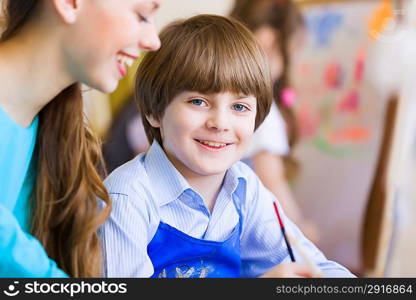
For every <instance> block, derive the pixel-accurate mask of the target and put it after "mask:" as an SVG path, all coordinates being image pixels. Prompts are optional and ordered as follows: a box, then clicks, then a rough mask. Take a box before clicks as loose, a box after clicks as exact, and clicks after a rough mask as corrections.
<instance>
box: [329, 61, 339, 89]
mask: <svg viewBox="0 0 416 300" xmlns="http://www.w3.org/2000/svg"><path fill="white" fill-rule="evenodd" d="M343 81H344V72H343V70H342V67H341V65H340V64H339V63H330V64H329V65H328V67H327V68H326V70H325V84H326V86H327V87H328V88H331V89H337V88H340V87H341V86H342V83H343Z"/></svg>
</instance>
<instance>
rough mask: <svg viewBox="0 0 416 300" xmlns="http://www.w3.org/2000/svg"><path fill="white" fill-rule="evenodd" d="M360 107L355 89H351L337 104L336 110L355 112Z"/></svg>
mask: <svg viewBox="0 0 416 300" xmlns="http://www.w3.org/2000/svg"><path fill="white" fill-rule="evenodd" d="M359 108H360V98H359V94H358V92H357V91H351V92H350V93H349V94H348V95H347V96H346V97H345V98H344V99H343V100H342V101H341V102H340V103H339V104H338V106H337V111H338V112H344V113H347V112H353V113H354V112H357V111H358V109H359Z"/></svg>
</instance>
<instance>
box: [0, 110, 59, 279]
mask: <svg viewBox="0 0 416 300" xmlns="http://www.w3.org/2000/svg"><path fill="white" fill-rule="evenodd" d="M38 122H39V121H38V117H36V118H35V119H34V120H33V122H32V124H31V125H30V126H29V127H27V128H24V127H22V126H21V125H19V124H17V123H16V122H15V121H13V120H12V119H11V118H10V117H9V116H8V115H7V114H6V113H5V112H4V111H3V110H2V109H1V108H0V136H1V142H0V194H1V197H0V233H1V234H0V256H1V260H0V277H66V275H65V273H63V272H62V271H61V270H59V269H58V268H57V266H56V264H55V262H53V261H52V260H50V259H49V258H48V257H47V254H46V252H45V250H44V249H43V247H42V246H41V244H40V243H39V242H38V241H37V240H36V239H35V238H34V237H32V236H31V235H29V234H28V231H29V224H30V213H31V210H30V203H29V196H30V194H31V192H32V189H33V186H34V182H35V172H34V171H35V170H34V166H33V165H32V166H31V167H30V165H31V163H32V164H33V163H34V162H33V161H32V155H33V150H34V147H35V143H36V135H37V129H38Z"/></svg>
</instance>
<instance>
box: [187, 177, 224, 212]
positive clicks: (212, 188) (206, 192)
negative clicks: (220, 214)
mask: <svg viewBox="0 0 416 300" xmlns="http://www.w3.org/2000/svg"><path fill="white" fill-rule="evenodd" d="M182 175H183V174H182ZM184 177H185V179H186V180H187V181H188V183H189V184H190V185H191V187H192V188H193V189H194V190H195V191H197V192H198V193H199V194H200V195H201V197H202V200H203V201H204V203H205V205H206V207H207V208H208V210H209V212H211V213H212V211H213V210H214V206H215V202H216V199H217V196H218V194H219V192H220V190H221V186H222V182H223V181H224V177H225V174H218V175H211V176H201V175H199V176H197V175H196V176H195V175H194V176H192V175H191V176H185V175H184Z"/></svg>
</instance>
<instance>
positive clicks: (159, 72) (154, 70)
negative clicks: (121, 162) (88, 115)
mask: <svg viewBox="0 0 416 300" xmlns="http://www.w3.org/2000/svg"><path fill="white" fill-rule="evenodd" d="M160 40H161V42H162V47H161V48H160V49H159V50H158V51H155V52H149V53H147V54H146V56H145V57H144V59H143V61H142V62H141V64H140V66H139V69H138V72H137V78H136V90H135V92H136V100H137V101H138V103H139V105H140V111H141V114H142V117H143V124H144V128H145V131H146V135H147V138H148V139H149V142H150V143H152V141H153V140H154V139H156V140H157V141H158V142H159V143H162V139H161V135H160V131H159V128H154V127H152V126H151V125H150V123H149V122H148V121H147V120H146V116H152V117H154V118H155V119H157V120H160V118H161V117H162V116H163V113H164V111H165V109H166V107H167V106H168V105H169V103H170V102H171V101H172V100H173V98H174V97H175V96H176V95H177V94H179V93H180V92H183V91H186V90H188V91H198V92H201V93H218V92H223V91H227V92H235V93H242V94H245V95H253V96H255V97H256V99H257V115H256V124H255V127H256V128H257V127H258V126H259V125H260V124H261V123H262V122H263V120H264V118H265V117H266V116H267V114H268V113H269V110H270V105H271V102H272V87H271V79H270V70H269V67H268V63H267V58H266V57H265V54H264V52H263V50H262V49H261V47H260V45H259V44H258V43H257V42H256V39H255V37H254V36H253V34H252V33H251V32H250V30H248V29H247V28H246V27H245V26H244V25H242V24H241V23H240V22H238V21H237V20H235V19H233V18H226V17H222V16H216V15H198V16H195V17H192V18H190V19H186V20H179V21H176V22H173V23H171V24H169V25H168V26H166V27H165V28H164V29H163V30H162V32H161V34H160Z"/></svg>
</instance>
